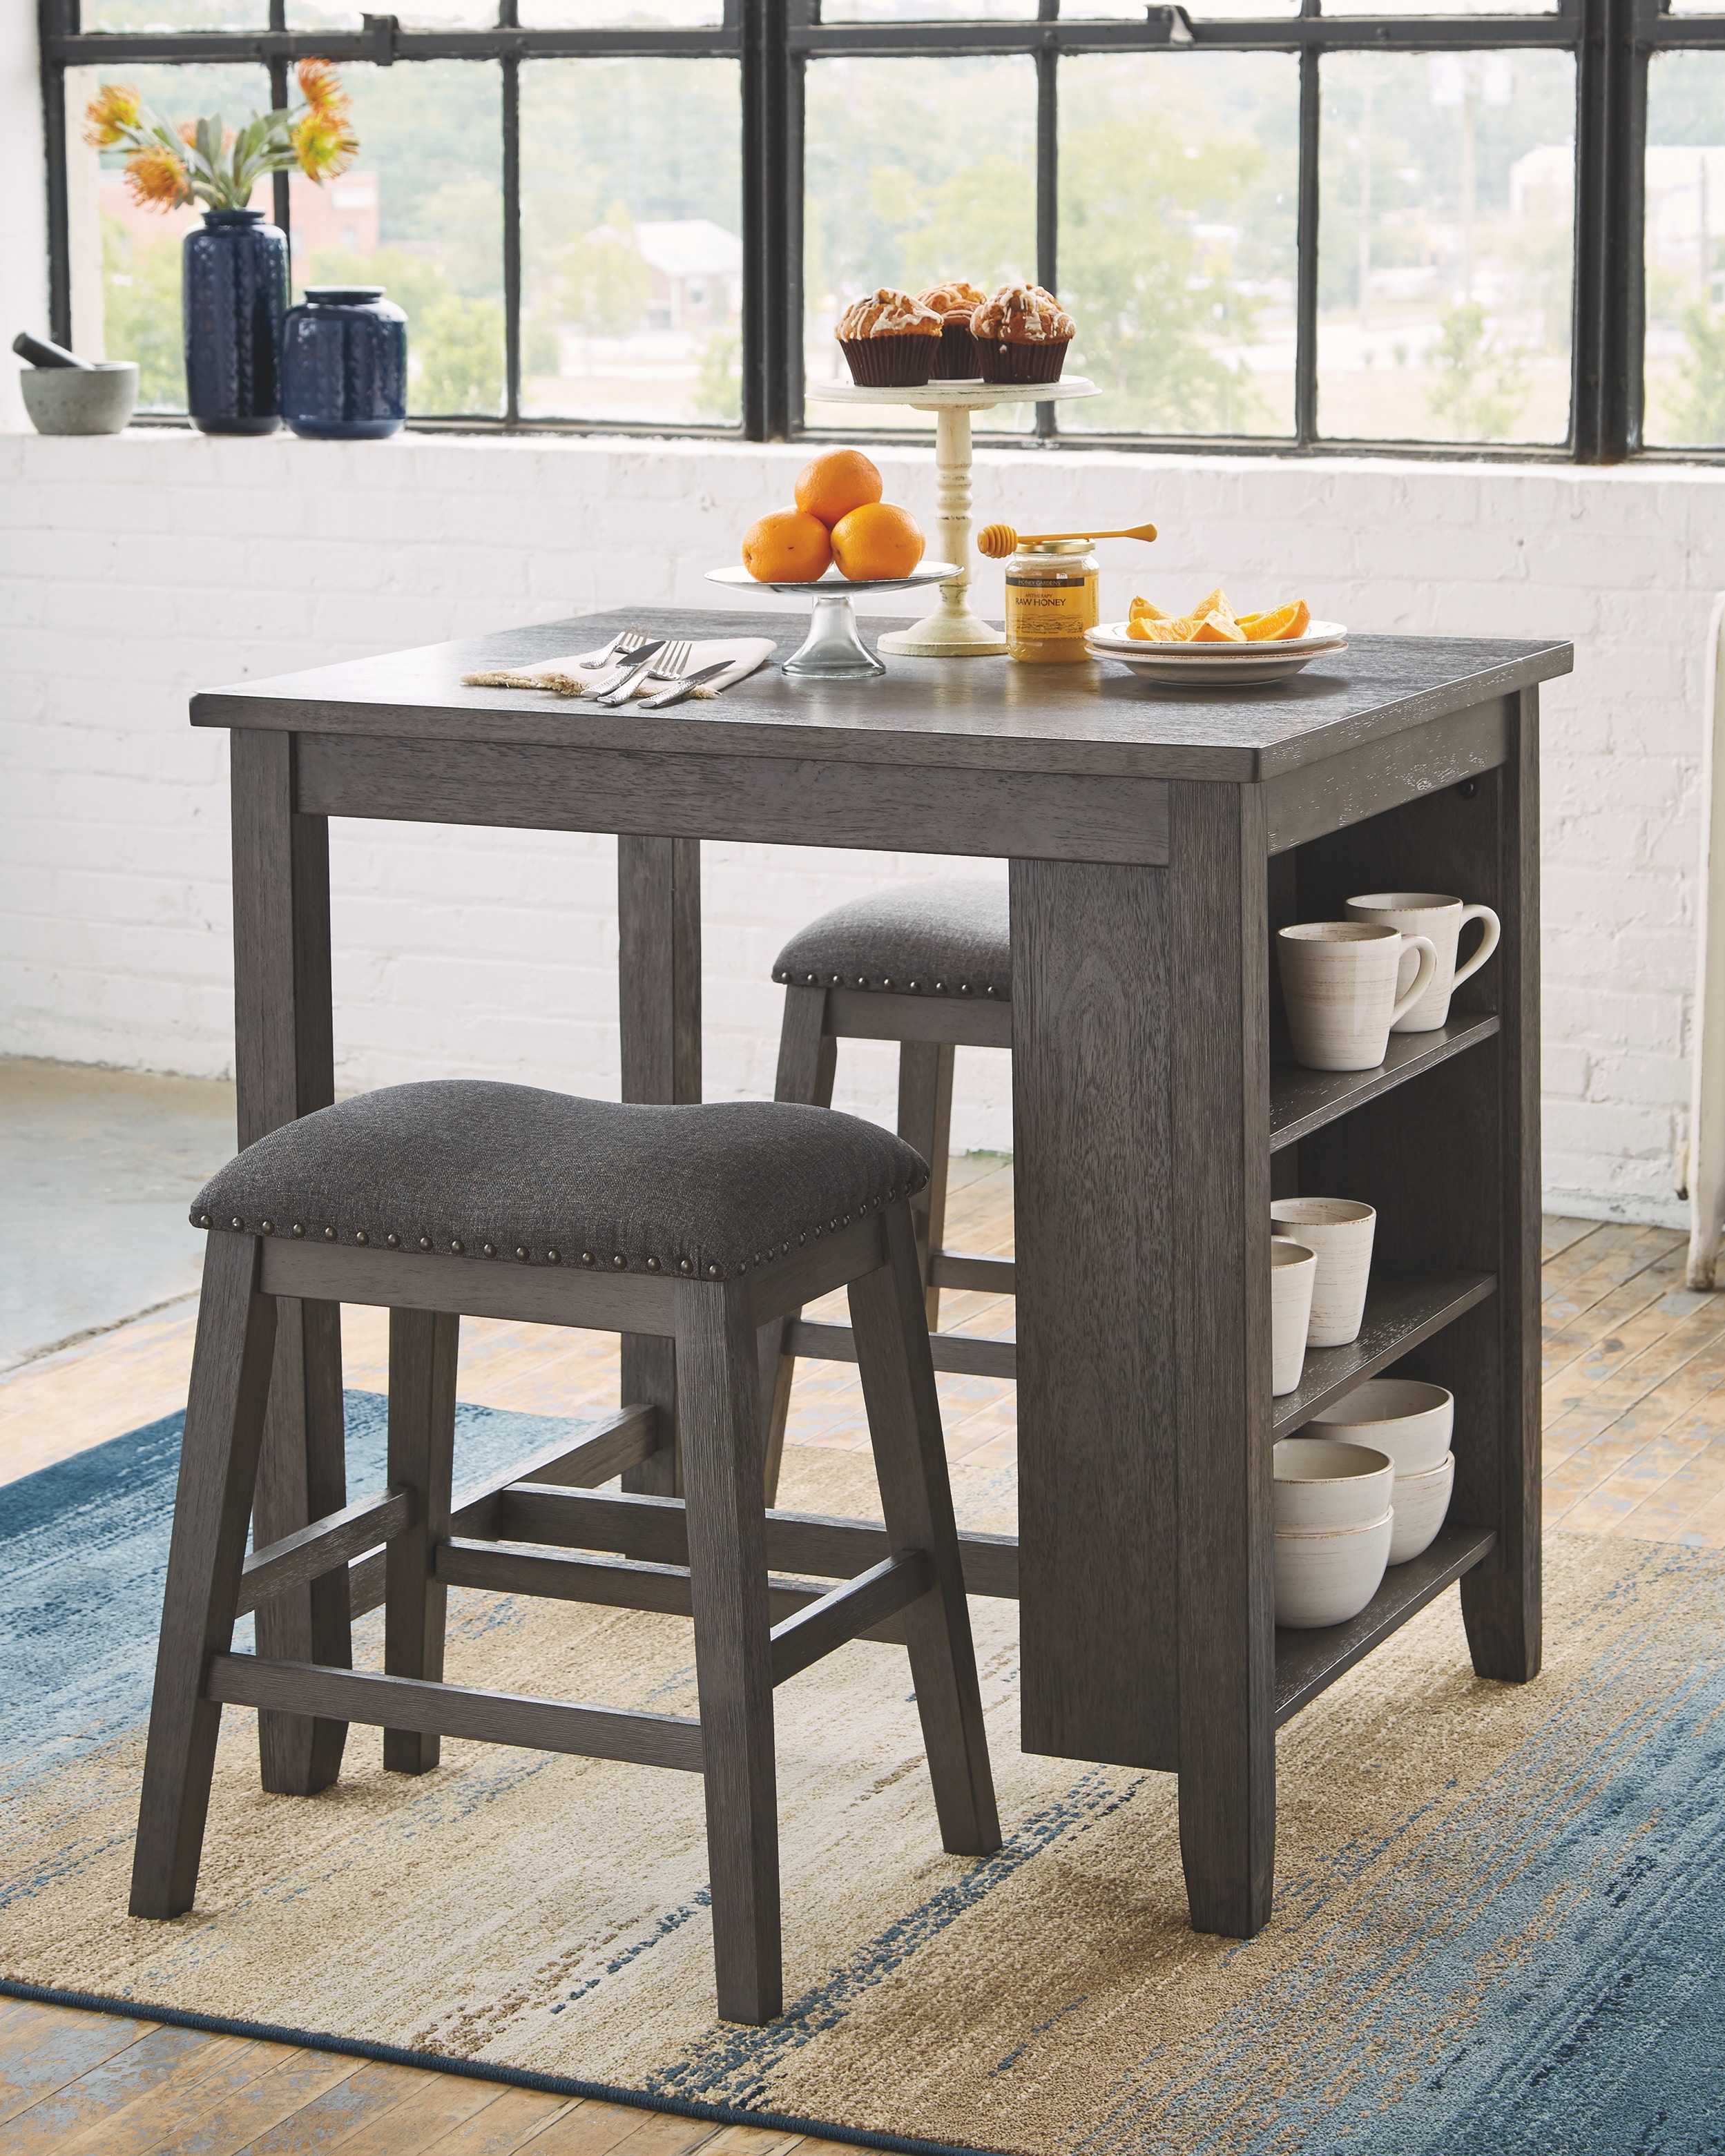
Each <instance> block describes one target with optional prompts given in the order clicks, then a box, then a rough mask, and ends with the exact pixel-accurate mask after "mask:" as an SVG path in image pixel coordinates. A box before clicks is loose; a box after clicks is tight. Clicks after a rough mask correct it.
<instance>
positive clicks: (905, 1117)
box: [899, 1040, 955, 1332]
mask: <svg viewBox="0 0 1725 2156" xmlns="http://www.w3.org/2000/svg"><path fill="white" fill-rule="evenodd" d="M954 1054H955V1050H954V1049H953V1045H952V1043H951V1042H950V1041H949V1040H940V1041H935V1040H906V1041H901V1042H900V1043H899V1137H901V1138H903V1139H904V1142H905V1144H906V1145H910V1146H914V1147H916V1149H917V1151H918V1152H919V1153H920V1154H921V1155H922V1157H923V1158H924V1160H925V1161H927V1163H929V1180H928V1183H927V1184H926V1185H925V1186H924V1188H923V1189H921V1190H920V1191H919V1192H918V1193H917V1194H916V1196H915V1197H914V1198H913V1199H911V1201H910V1218H911V1220H912V1222H913V1223H914V1226H915V1229H916V1253H917V1258H918V1260H919V1264H920V1266H921V1269H922V1278H923V1304H924V1308H925V1309H926V1311H927V1312H928V1317H929V1332H934V1331H935V1329H936V1327H938V1326H939V1325H940V1289H939V1288H938V1287H936V1286H935V1283H934V1281H933V1280H932V1278H931V1277H930V1267H929V1258H930V1256H931V1255H932V1254H933V1253H934V1252H935V1251H936V1250H940V1248H941V1247H942V1245H944V1244H945V1240H946V1163H947V1158H948V1156H949V1154H950V1152H951V1150H952V1064H953V1057H954Z"/></svg>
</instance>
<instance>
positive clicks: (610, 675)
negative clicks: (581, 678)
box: [587, 629, 653, 696]
mask: <svg viewBox="0 0 1725 2156" xmlns="http://www.w3.org/2000/svg"><path fill="white" fill-rule="evenodd" d="M652 642H653V639H652V638H651V637H650V636H649V635H648V634H647V633H646V630H645V629H619V630H618V632H617V634H615V636H614V637H613V638H612V639H611V640H610V643H609V644H606V645H605V646H604V647H603V649H601V650H600V654H599V656H598V657H597V658H596V659H595V660H593V661H592V662H591V663H592V664H593V665H595V666H597V667H600V669H602V671H601V672H600V675H599V677H598V678H597V680H595V681H593V682H591V683H590V685H589V686H588V689H587V694H588V695H589V696H591V695H592V694H593V693H594V691H595V690H600V689H615V687H616V685H617V684H618V682H619V681H620V680H621V679H622V678H623V675H625V674H626V672H627V671H628V670H629V654H630V653H631V652H632V651H640V650H642V649H645V648H646V646H647V645H648V644H651V643H652Z"/></svg>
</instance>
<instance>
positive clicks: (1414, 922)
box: [1347, 891, 1503, 1033]
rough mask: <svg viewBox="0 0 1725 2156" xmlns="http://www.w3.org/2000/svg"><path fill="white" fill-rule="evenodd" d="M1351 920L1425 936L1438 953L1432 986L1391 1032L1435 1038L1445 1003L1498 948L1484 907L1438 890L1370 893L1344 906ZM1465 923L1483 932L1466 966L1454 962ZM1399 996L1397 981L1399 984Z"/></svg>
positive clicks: (1495, 926)
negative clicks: (1430, 1035) (1425, 1034)
mask: <svg viewBox="0 0 1725 2156" xmlns="http://www.w3.org/2000/svg"><path fill="white" fill-rule="evenodd" d="M1347 917H1348V919H1349V920H1350V921H1375V922H1377V925H1378V926H1379V927H1383V928H1399V929H1400V930H1401V932H1402V933H1403V935H1404V936H1427V937H1430V939H1431V946H1432V948H1433V950H1434V952H1436V953H1437V960H1438V962H1437V968H1436V970H1435V972H1434V973H1433V975H1432V983H1431V986H1430V987H1429V988H1428V989H1427V990H1426V992H1425V993H1424V995H1423V996H1422V997H1421V998H1419V1002H1418V1003H1416V1004H1414V1005H1413V1009H1411V1010H1408V1011H1404V1012H1403V1014H1402V1016H1401V1017H1400V1018H1398V1019H1397V1020H1396V1022H1395V1024H1393V1026H1392V1027H1391V1028H1390V1031H1391V1032H1392V1033H1435V1032H1436V1031H1437V1029H1438V1028H1439V1026H1440V1025H1442V1024H1443V1023H1444V1020H1445V1019H1447V1018H1448V1017H1449V1015H1450V997H1451V996H1452V995H1453V994H1454V993H1455V991H1456V989H1457V988H1460V986H1461V984H1462V983H1463V982H1464V981H1470V980H1471V979H1472V978H1473V977H1474V975H1475V973H1478V972H1479V970H1480V967H1481V966H1483V965H1484V964H1485V962H1486V960H1487V959H1488V958H1489V957H1491V953H1492V952H1494V951H1495V950H1496V948H1497V939H1498V937H1500V936H1501V934H1502V933H1503V928H1502V924H1501V922H1500V921H1499V920H1498V918H1497V916H1496V914H1495V913H1494V912H1493V911H1491V907H1490V906H1469V905H1467V904H1466V903H1465V901H1463V900H1461V899H1459V898H1449V897H1446V896H1444V893H1443V892H1442V891H1368V892H1367V893H1365V894H1364V895H1363V896H1361V897H1359V898H1351V899H1349V901H1347ZM1469 921H1479V922H1480V923H1481V925H1482V927H1483V928H1484V931H1485V932H1484V933H1483V935H1481V937H1480V947H1479V949H1478V950H1477V951H1475V953H1474V955H1473V956H1472V957H1471V958H1470V959H1469V960H1468V962H1467V963H1466V964H1465V966H1460V967H1458V966H1457V964H1456V962H1455V947H1456V943H1457V942H1458V940H1459V939H1460V935H1461V932H1462V930H1463V929H1464V928H1465V927H1466V925H1467V923H1468V922H1469ZM1403 970H1404V971H1405V966H1404V968H1403ZM1398 992H1399V982H1398Z"/></svg>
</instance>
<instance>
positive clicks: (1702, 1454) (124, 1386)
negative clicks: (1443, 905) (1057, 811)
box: [0, 1155, 1725, 2156]
mask: <svg viewBox="0 0 1725 2156" xmlns="http://www.w3.org/2000/svg"><path fill="white" fill-rule="evenodd" d="M952 1166H953V1183H954V1190H953V1201H952V1214H953V1218H952V1223H951V1228H950V1233H949V1236H948V1240H949V1242H950V1245H952V1247H954V1248H955V1249H957V1250H964V1251H965V1252H968V1253H971V1254H974V1255H986V1256H1009V1255H1011V1254H1012V1173H1011V1163H1010V1162H1009V1161H1007V1160H1004V1159H1002V1158H999V1157H998V1156H991V1155H971V1156H970V1157H968V1158H963V1159H959V1160H955V1161H954V1163H953V1164H952ZM1684 1248H1685V1239H1684V1238H1683V1237H1682V1236H1681V1235H1679V1234H1677V1233H1676V1232H1674V1231H1672V1230H1671V1229H1661V1228H1637V1227H1629V1226H1619V1225H1616V1224H1604V1225H1602V1224H1598V1223H1596V1222H1594V1221H1590V1220H1569V1219H1552V1218H1548V1219H1547V1221H1546V1223H1545V1271H1544V1283H1543V1286H1544V1302H1545V1308H1544V1317H1545V1401H1544V1413H1545V1446H1546V1451H1545V1465H1546V1481H1545V1488H1546V1521H1547V1527H1551V1528H1553V1529H1557V1530H1559V1531H1561V1530H1563V1529H1564V1528H1571V1529H1575V1530H1578V1531H1581V1532H1587V1533H1591V1534H1615V1535H1631V1536H1636V1537H1643V1538H1645V1539H1648V1540H1653V1541H1669V1542H1685V1543H1697V1544H1706V1545H1708V1546H1710V1547H1712V1548H1725V1294H1720V1295H1714V1296H1704V1295H1695V1294H1692V1293H1690V1292H1689V1291H1686V1289H1685V1288H1684V1286H1683V1285H1682V1280H1683V1252H1684ZM810 1314H811V1316H822V1317H824V1316H826V1315H828V1314H831V1315H833V1316H838V1315H840V1314H841V1311H840V1306H839V1303H838V1301H837V1299H835V1300H834V1301H833V1302H832V1306H831V1309H830V1312H829V1310H828V1308H827V1307H826V1306H822V1307H821V1309H820V1310H818V1311H811V1313H810ZM941 1322H942V1324H943V1325H944V1326H945V1327H948V1328H949V1329H962V1330H964V1331H965V1332H989V1333H1009V1332H1011V1330H1012V1303H1011V1300H1010V1298H1007V1297H1002V1296H993V1297H990V1296H980V1295H956V1294H949V1295H947V1296H944V1297H943V1299H942V1309H941ZM192 1324H193V1317H192V1313H190V1312H184V1313H164V1314H163V1315H162V1317H157V1318H152V1319H146V1320H142V1321H140V1322H139V1323H137V1324H136V1325H134V1326H130V1327H125V1328H123V1329H122V1330H121V1331H120V1332H115V1333H110V1334H107V1335H106V1336H104V1337H102V1338H100V1339H96V1340H93V1341H90V1342H86V1343H85V1344H84V1345H83V1346H81V1347H78V1348H75V1349H73V1350H71V1351H69V1352H68V1353H66V1354H64V1355H61V1356H57V1357H54V1358H50V1359H49V1361H46V1362H44V1363H35V1364H31V1365H28V1366H26V1368H23V1369H22V1370H19V1371H17V1372H14V1373H10V1374H9V1375H8V1376H5V1377H0V1481H6V1480H8V1479H10V1478H11V1477H12V1476H17V1475H20V1474H26V1473H28V1472H29V1471H31V1469H32V1468H33V1467H39V1466H46V1465H47V1464H48V1462H49V1460H52V1459H57V1458H60V1457H63V1456H64V1455H66V1454H68V1453H70V1452H73V1451H76V1450H80V1449H82V1447H84V1446H85V1445H93V1444H99V1443H100V1442H101V1441H102V1440H103V1439H105V1438H108V1437H114V1436H117V1435H120V1434H121V1432H122V1431H123V1430H130V1429H132V1428H134V1427H136V1425H137V1424H139V1423H140V1422H143V1421H148V1420H151V1419H153V1418H154V1417H156V1416H157V1415H162V1414H169V1413H171V1412H173V1410H174V1409H177V1408H178V1407H179V1406H180V1405H182V1404H183V1401H184V1398H185V1384H186V1373H187V1368H188V1363H189V1361H190V1356H191V1342H192ZM344 1326H345V1334H344V1340H345V1353H346V1363H347V1380H348V1383H349V1384H350V1385H354V1386H358V1387H361V1388H364V1389H371V1390H382V1389H383V1387H384V1373H385V1368H386V1339H385V1332H384V1321H383V1318H382V1316H381V1313H378V1312H373V1311H358V1310H350V1311H348V1312H346V1313H345V1314H344ZM616 1382H617V1371H616V1355H615V1346H614V1343H613V1342H611V1341H610V1340H609V1339H606V1338H604V1337H599V1336H594V1335H589V1334H582V1333H559V1332H553V1331H550V1330H548V1329H547V1328H544V1327H533V1326H512V1325H503V1324H494V1323H491V1322H485V1321H479V1320H469V1321H466V1322H464V1323H463V1326H462V1329H461V1394H462V1397H463V1398H464V1399H479V1400H485V1401H487V1402H488V1403H490V1404H492V1405H494V1406H497V1407H512V1408H520V1409H527V1410H529V1411H533V1412H538V1413H542V1414H579V1413H580V1412H581V1411H582V1410H583V1409H584V1408H590V1407H595V1406H609V1405H610V1404H611V1403H612V1402H613V1401H614V1399H615V1385H616ZM940 1394H941V1404H942V1409H943V1413H944V1414H945V1425H946V1433H947V1440H948V1446H949V1450H950V1452H951V1454H952V1455H953V1457H954V1458H955V1459H965V1460H974V1461H976V1462H979V1463H984V1462H988V1461H991V1460H1002V1461H1010V1460H1011V1458H1012V1445H1013V1412H1012V1411H1013V1393H1012V1386H1011V1385H1010V1384H1004V1383H998V1382H996V1381H995V1380H991V1379H989V1378H961V1377H950V1376H943V1377H942V1378H941V1379H940ZM790 1441H791V1442H792V1443H793V1444H797V1445H821V1446H830V1447H833V1448H835V1449H838V1450H847V1451H849V1450H862V1448H864V1447H865V1446H866V1445H867V1443H868V1437H867V1432H866V1430H865V1428H864V1425H863V1423H862V1398H861V1393H860V1390H859V1389H858V1387H857V1377H856V1371H855V1368H854V1367H853V1366H851V1365H848V1364H845V1363H806V1364H805V1365H803V1367H802V1369H801V1372H800V1373H799V1377H798V1380H797V1385H796V1394H795V1397H794V1405H793V1409H792V1421H791V1425H790ZM840 2147H842V2144H840V2143H830V2142H826V2141H816V2140H810V2139H806V2138H798V2137H796V2136H792V2135H785V2134H778V2133H770V2132H766V2131H762V2130H760V2129H756V2128H737V2127H727V2128H713V2127H709V2126H705V2125H703V2124H700V2123H697V2122H691V2121H689V2120H687V2119H680V2118H677V2117H671V2116H668V2115H667V2114H663V2113H658V2112H642V2111H636V2110H633V2109H631V2108H630V2107H627V2106H625V2105H617V2104H608V2103H599V2102H568V2101H565V2100H564V2099H563V2098H560V2097H549V2096H540V2095H538V2094H535V2093H533V2092H530V2091H526V2090H519V2089H510V2088H507V2087H501V2086H500V2085H498V2084H497V2083H495V2082H474V2081H468V2080H466V2079H462V2078H458V2077H456V2076H450V2075H445V2074H439V2073H436V2072H435V2071H421V2070H420V2069H418V2068H414V2067H404V2066H374V2065H369V2064H368V2063H366V2062H365V2061H360V2060H354V2059H342V2058H338V2057H336V2056H332V2054H330V2053H328V2052H321V2051H304V2050H300V2049H297V2048H296V2047H294V2046H287V2045H280V2044H266V2043H258V2042H250V2041H248V2040H245V2039H242V2038H238V2037H230V2036H203V2035H196V2034H193V2033H192V2032H190V2031H188V2030H177V2029H173V2028H168V2027H166V2026H163V2025H159V2024H154V2023H150V2022H141V2021H128V2020H119V2019H117V2018H115V2017H112V2016H110V2015H96V2014H85V2013H80V2012H75V2011H70V2010H65V2009H61V2008H51V2007H41V2006H35V2005H27V2004H24V2003H23V2002H18V2001H13V2002H0V2156H49V2152H50V2151H52V2152H54V2156H73V2152H77V2156H170V2152H183V2156H193V2151H195V2152H196V2156H242V2152H249V2156H323V2152H325V2151H332V2150H337V2149H338V2150H340V2151H342V2156H481V2152H483V2156H506V2152H508V2151H510V2150H514V2149H528V2148H531V2149H532V2150H533V2151H534V2152H535V2156H693V2152H694V2151H696V2150H701V2151H703V2156H785V2152H789V2151H790V2150H791V2149H793V2148H798V2149H801V2150H804V2151H806V2152H809V2156H815V2152H817V2151H820V2152H832V2156H837V2150H838V2149H839V2148H840Z"/></svg>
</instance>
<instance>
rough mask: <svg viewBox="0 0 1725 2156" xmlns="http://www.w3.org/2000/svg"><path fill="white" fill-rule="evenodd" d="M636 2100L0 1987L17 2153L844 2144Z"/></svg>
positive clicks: (1, 2041) (758, 2153)
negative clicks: (474, 2077) (73, 2004)
mask: <svg viewBox="0 0 1725 2156" xmlns="http://www.w3.org/2000/svg"><path fill="white" fill-rule="evenodd" d="M843 2147H844V2144H843V2143H838V2142H832V2141H818V2140H813V2139H811V2138H807V2137H806V2136H804V2135H800V2134H794V2133H774V2132H770V2131H766V2130H763V2129H761V2128H754V2127H738V2126H723V2127H716V2126H711V2125H708V2124H706V2123H703V2121H701V2120H699V2119H687V2118H677V2117H672V2115H671V2114H669V2113H668V2112H651V2111H637V2110H636V2109H635V2108H634V2107H631V2106H630V2105H627V2104H619V2103H599V2102H590V2101H587V2100H585V2099H584V2098H580V2097H576V2098H574V2099H571V2098H569V2097H559V2096H543V2095H541V2094H539V2093H538V2091H536V2090H533V2089H518V2088H509V2087H505V2086H504V2085H502V2083H500V2082H481V2081H470V2080H468V2079H467V2078H466V2076H457V2075H454V2074H440V2073H435V2072H426V2071H421V2070H420V2069H419V2068H417V2067H414V2066H378V2065H374V2064H372V2063H371V2062H369V2061H366V2060H363V2059H344V2058H342V2057H340V2056H337V2054H335V2053H334V2052H331V2051H307V2050H305V2049H302V2048H301V2047H300V2046H296V2045H292V2044H267V2043H260V2042H255V2041H252V2040H249V2039H247V2038H245V2037H241V2036H206V2035H200V2034H198V2032H197V2031H196V2030H189V2029H174V2028H170V2027H168V2026H167V2025H164V2024H163V2023H161V2022H156V2021H131V2020H121V2019H120V2018H119V2017H118V2016H117V2015H110V2014H85V2013H81V2012H79V2011H76V2010H73V2009H70V2008H66V2007H57V2006H38V2005H33V2004H30V2003H28V2002H26V2001H23V2000H18V1999H14V2000H8V2001H3V2002H0V2149H3V2150H4V2151H5V2152H6V2156H50V2152H52V2156H193V2152H195V2156H241V2152H246V2156H332V2152H334V2151H336V2150H337V2149H338V2150H340V2151H341V2152H342V2156H507V2153H508V2152H509V2151H511V2150H514V2149H531V2150H532V2151H533V2156H693V2152H694V2151H696V2150H700V2151H702V2152H703V2156H789V2152H790V2150H792V2149H796V2150H799V2151H801V2152H805V2156H840V2152H841V2150H842V2148H843Z"/></svg>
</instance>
